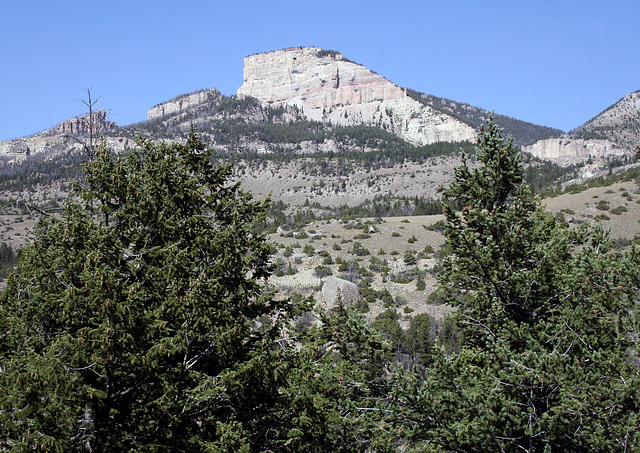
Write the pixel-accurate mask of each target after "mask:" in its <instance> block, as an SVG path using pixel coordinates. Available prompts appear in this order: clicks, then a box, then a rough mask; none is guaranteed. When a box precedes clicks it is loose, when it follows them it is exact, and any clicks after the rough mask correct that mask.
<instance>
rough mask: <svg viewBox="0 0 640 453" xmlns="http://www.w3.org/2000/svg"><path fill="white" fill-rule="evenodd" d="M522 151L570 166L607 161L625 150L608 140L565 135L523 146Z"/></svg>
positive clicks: (622, 154) (619, 155)
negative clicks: (590, 160)
mask: <svg viewBox="0 0 640 453" xmlns="http://www.w3.org/2000/svg"><path fill="white" fill-rule="evenodd" d="M523 150H524V151H526V152H529V153H531V154H533V155H534V156H536V157H538V158H540V159H548V160H555V161H557V162H558V163H560V164H565V165H570V164H573V163H577V162H582V161H584V160H587V159H608V158H611V157H621V156H624V155H625V150H624V149H623V148H622V147H620V146H618V145H616V144H615V143H612V142H610V141H609V140H597V139H593V140H585V139H582V138H572V137H571V136H568V135H565V136H563V137H559V138H549V139H546V140H539V141H537V142H536V143H534V144H533V145H530V146H525V147H524V148H523Z"/></svg>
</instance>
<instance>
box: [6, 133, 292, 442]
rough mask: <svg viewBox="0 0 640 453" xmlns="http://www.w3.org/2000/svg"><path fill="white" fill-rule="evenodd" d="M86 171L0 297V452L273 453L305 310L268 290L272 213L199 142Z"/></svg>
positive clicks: (146, 146) (159, 146) (106, 158)
mask: <svg viewBox="0 0 640 453" xmlns="http://www.w3.org/2000/svg"><path fill="white" fill-rule="evenodd" d="M84 171H85V172H86V180H85V181H84V183H83V184H81V185H78V186H77V187H76V190H75V197H74V198H73V199H71V200H70V201H68V202H67V204H66V206H65V208H64V212H63V214H62V216H61V217H60V218H53V217H51V218H44V219H41V221H40V222H39V223H38V225H37V228H36V230H35V240H34V243H33V244H32V245H30V246H29V247H27V249H26V250H25V252H24V254H23V257H22V261H21V264H20V267H19V270H18V272H17V273H16V274H15V275H14V276H13V277H12V278H10V280H9V282H8V287H7V289H6V291H5V292H4V293H3V294H2V296H1V298H0V331H1V333H0V432H2V435H1V436H0V450H2V451H5V450H15V451H27V450H29V451H65V452H67V451H163V452H164V451H204V450H210V451H248V450H249V449H255V450H259V449H260V447H259V445H261V444H266V443H268V441H269V439H268V436H269V431H268V424H269V423H271V420H270V414H271V412H272V411H273V410H274V407H278V403H277V400H278V398H279V396H278V386H279V385H280V383H281V382H284V380H283V378H282V375H283V370H282V368H281V365H276V364H277V363H278V360H280V359H281V358H282V352H281V350H280V348H279V347H278V346H277V343H276V341H275V340H276V338H277V335H279V334H280V331H281V328H282V325H283V322H284V321H285V320H286V319H288V315H289V312H290V311H291V306H290V304H288V302H287V301H282V302H278V301H277V300H274V299H272V298H271V297H270V295H269V293H267V292H265V291H264V288H263V285H262V284H261V281H262V280H263V279H264V278H265V277H266V276H267V275H269V272H270V264H269V256H270V254H271V252H272V250H271V247H270V246H269V245H268V244H267V243H266V242H265V238H264V236H263V235H262V234H260V233H257V232H256V231H255V230H254V229H253V228H252V226H253V225H254V224H255V222H256V221H259V220H261V219H262V218H263V217H264V215H265V206H266V202H257V201H254V200H252V198H251V196H250V195H248V194H247V193H244V192H243V191H241V190H240V188H239V186H238V185H237V184H229V182H228V179H229V175H230V166H229V165H223V166H219V167H217V168H214V167H212V166H211V164H210V162H209V154H208V153H207V152H206V151H205V149H204V146H203V144H202V143H201V142H199V141H198V140H197V138H196V136H195V133H194V132H193V130H192V131H191V133H190V135H189V138H188V142H187V143H186V144H185V145H181V144H176V143H173V144H164V143H153V142H151V141H145V140H142V141H141V142H140V147H139V148H138V149H135V150H131V151H128V152H126V153H124V154H122V155H114V154H112V153H110V152H108V151H107V150H106V149H105V148H104V146H103V147H102V149H100V150H99V152H98V155H97V157H96V158H95V160H93V161H92V162H90V163H88V164H87V165H86V166H85V169H84ZM274 363H275V364H274ZM280 363H281V362H280Z"/></svg>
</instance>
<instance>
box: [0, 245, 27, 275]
mask: <svg viewBox="0 0 640 453" xmlns="http://www.w3.org/2000/svg"><path fill="white" fill-rule="evenodd" d="M21 254H22V250H21V249H20V250H18V251H17V252H16V251H15V250H13V248H12V247H11V246H10V245H7V244H6V243H5V242H3V243H2V244H0V280H4V279H5V278H7V276H8V275H9V273H10V272H11V270H12V269H13V268H14V266H15V264H16V262H17V260H18V258H19V257H20V255H21Z"/></svg>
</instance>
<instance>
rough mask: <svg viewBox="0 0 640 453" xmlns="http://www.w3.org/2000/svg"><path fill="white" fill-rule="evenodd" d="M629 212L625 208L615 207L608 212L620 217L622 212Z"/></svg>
mask: <svg viewBox="0 0 640 453" xmlns="http://www.w3.org/2000/svg"><path fill="white" fill-rule="evenodd" d="M628 211H629V210H628V209H627V207H626V206H617V207H615V208H613V209H612V210H611V211H609V212H610V213H611V214H615V215H622V213H623V212H628Z"/></svg>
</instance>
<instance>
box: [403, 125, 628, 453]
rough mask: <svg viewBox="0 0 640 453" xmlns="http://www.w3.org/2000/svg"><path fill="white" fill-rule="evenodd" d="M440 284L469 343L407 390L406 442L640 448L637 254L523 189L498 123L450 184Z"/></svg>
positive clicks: (439, 358)
mask: <svg viewBox="0 0 640 453" xmlns="http://www.w3.org/2000/svg"><path fill="white" fill-rule="evenodd" d="M444 195H445V197H447V199H448V200H449V205H448V207H446V209H445V214H446V220H447V228H446V231H445V236H446V237H447V239H448V241H449V244H450V246H451V249H452V254H451V255H450V256H449V257H447V258H445V260H444V263H443V272H442V274H441V286H442V288H443V290H445V291H446V293H447V294H448V300H449V302H450V303H452V304H453V305H455V306H456V307H457V312H456V315H455V319H456V323H457V325H458V326H459V328H460V330H461V332H462V335H463V339H464V340H463V342H462V345H461V349H460V351H459V353H456V354H452V355H449V356H446V355H444V354H443V353H442V351H441V350H440V349H436V350H435V351H434V365H433V367H432V368H431V369H428V370H427V372H426V375H425V376H421V377H420V378H419V379H416V378H415V377H412V378H411V379H408V380H407V382H406V385H405V389H406V390H405V393H404V394H405V396H406V399H405V404H406V407H405V410H406V412H404V414H405V416H406V418H407V419H408V420H411V424H408V425H407V424H405V425H404V426H405V427H406V428H407V432H408V437H409V438H411V439H412V440H413V442H415V445H416V448H417V449H419V450H421V451H422V450H434V451H440V450H442V451H527V452H531V451H558V452H560V451H630V450H636V449H638V448H640V436H639V434H638V432H639V430H638V428H639V423H640V419H639V406H638V400H637V399H638V397H639V396H640V395H639V389H640V387H639V384H640V382H639V380H638V367H637V365H636V364H634V361H635V360H636V359H635V354H636V352H635V351H636V350H637V341H638V335H637V334H638V330H637V313H638V287H639V286H640V285H639V283H640V279H639V271H638V269H639V268H640V266H639V264H640V256H639V255H638V253H637V251H635V250H632V251H631V252H629V253H620V252H615V251H612V250H611V248H610V241H609V239H608V236H607V234H606V233H604V232H603V231H601V230H599V229H597V228H589V227H586V226H585V227H582V228H578V229H574V230H570V229H566V228H563V227H561V226H560V225H559V224H557V223H556V222H555V220H554V218H553V217H552V216H551V215H550V214H549V213H547V212H545V211H544V209H543V208H542V206H541V205H540V203H539V201H537V200H536V199H535V198H534V197H533V195H532V194H531V192H530V190H529V189H528V188H527V187H526V186H524V185H522V163H521V159H520V155H519V152H518V150H517V149H516V148H515V147H514V146H513V145H512V143H511V141H510V140H505V139H504V138H503V137H502V135H501V130H500V129H499V128H498V127H497V126H496V125H495V123H493V121H492V120H491V119H490V120H489V122H488V124H487V127H486V129H483V130H482V131H481V132H480V134H479V138H478V152H477V165H475V166H473V167H471V166H469V165H467V164H466V162H465V163H464V164H463V165H462V166H461V167H459V168H457V169H456V171H455V177H454V180H453V182H452V183H451V185H450V186H449V188H448V189H447V190H445V191H444Z"/></svg>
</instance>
